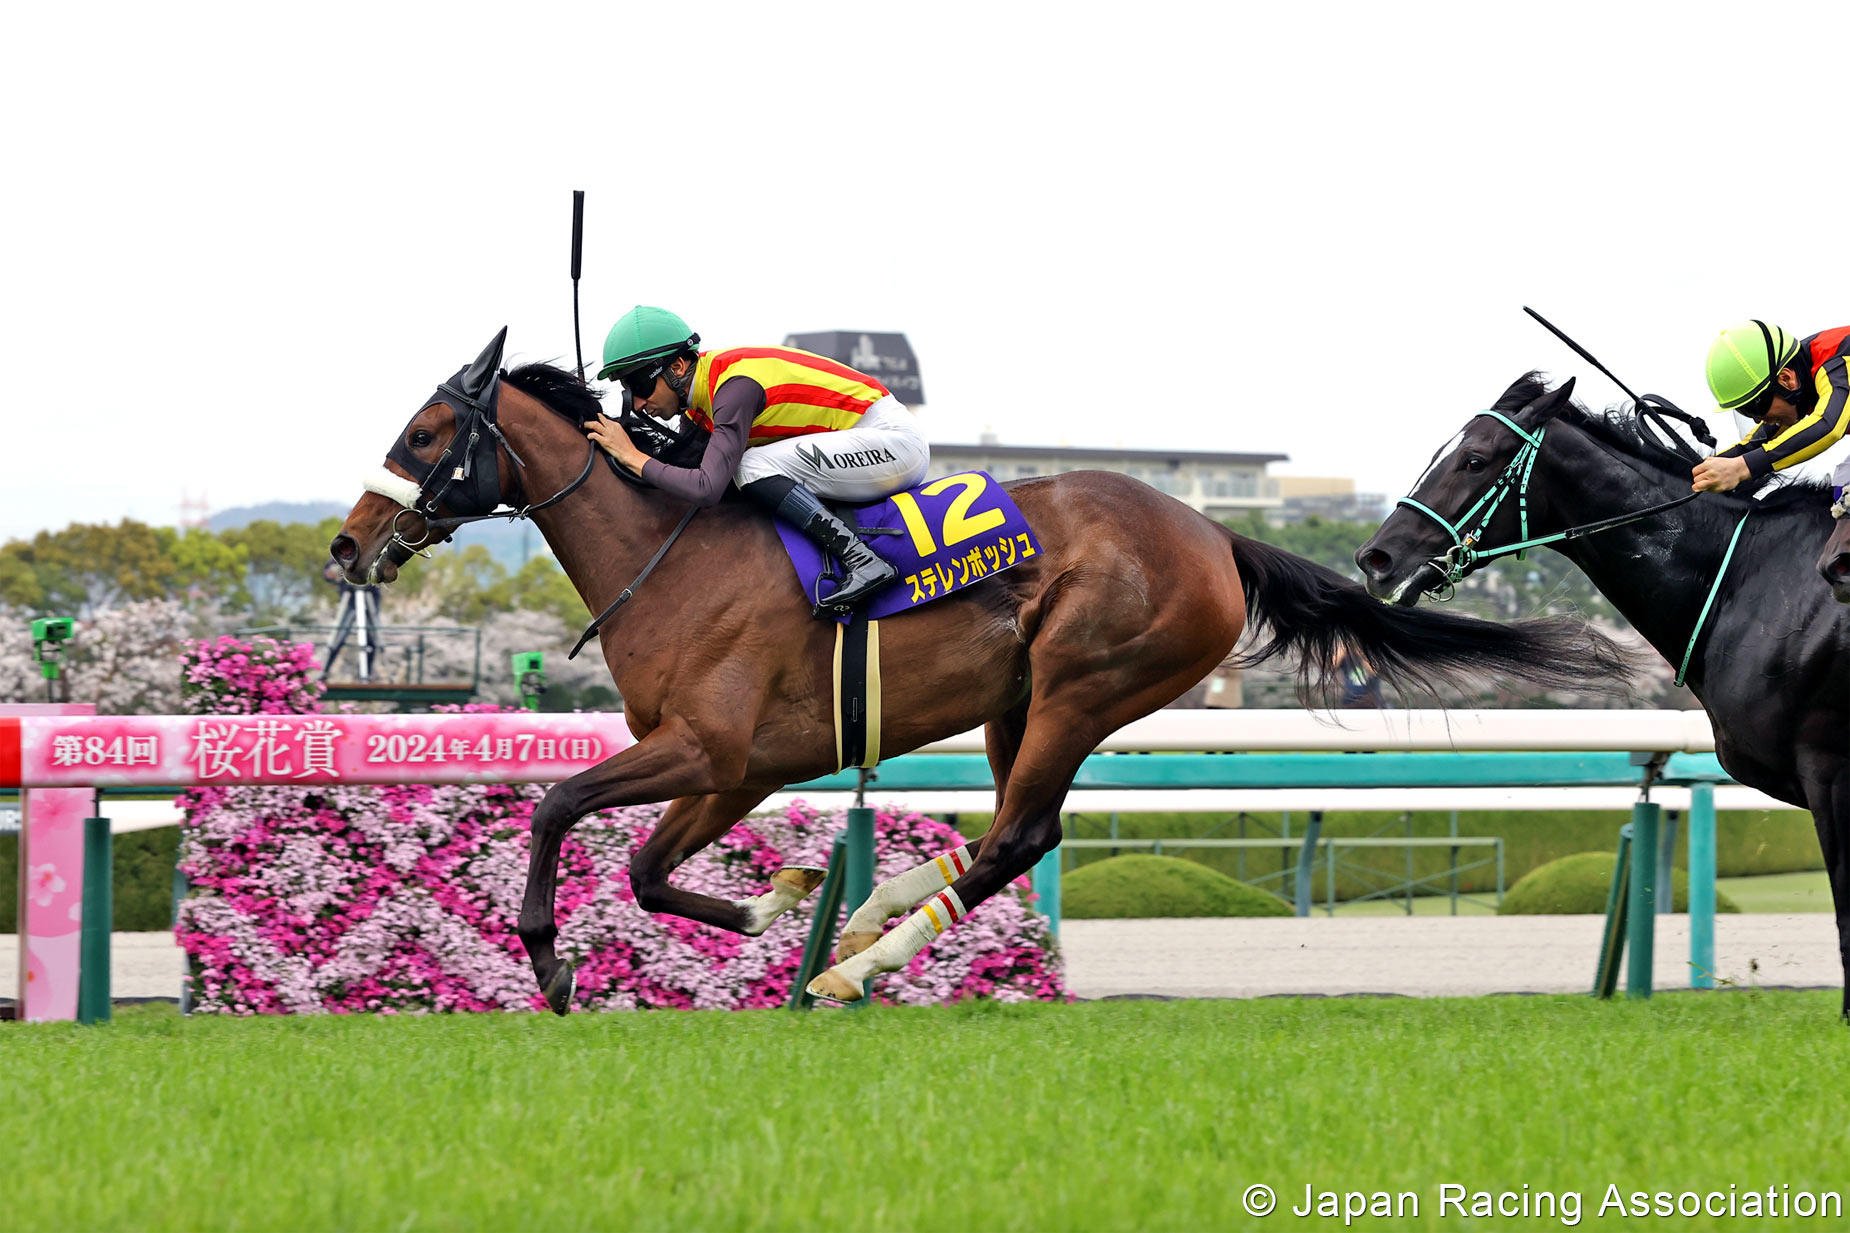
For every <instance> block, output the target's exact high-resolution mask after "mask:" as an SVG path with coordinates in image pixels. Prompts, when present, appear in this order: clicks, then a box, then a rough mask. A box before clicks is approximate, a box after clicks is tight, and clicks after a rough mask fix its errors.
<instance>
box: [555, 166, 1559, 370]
mask: <svg viewBox="0 0 1850 1233" xmlns="http://www.w3.org/2000/svg"><path fill="white" fill-rule="evenodd" d="M584 254H585V190H584V189H582V188H575V189H573V190H572V348H573V350H575V351H576V352H577V353H578V369H577V372H578V376H579V379H580V380H582V379H583V378H584V375H585V345H584V342H583V340H582V339H581V337H580V335H579V329H578V271H579V270H580V268H581V267H582V266H583V265H584ZM1549 328H1550V329H1553V328H1554V327H1553V326H1549Z"/></svg>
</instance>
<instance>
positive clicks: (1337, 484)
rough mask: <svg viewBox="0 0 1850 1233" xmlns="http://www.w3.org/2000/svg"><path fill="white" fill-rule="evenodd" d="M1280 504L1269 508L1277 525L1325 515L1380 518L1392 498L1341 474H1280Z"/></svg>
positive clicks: (1337, 519) (1356, 519) (1349, 518)
mask: <svg viewBox="0 0 1850 1233" xmlns="http://www.w3.org/2000/svg"><path fill="white" fill-rule="evenodd" d="M1272 482H1273V483H1274V484H1276V485H1277V486H1278V496H1279V502H1278V505H1277V506H1276V507H1274V508H1272V509H1268V510H1267V511H1266V515H1265V517H1266V521H1267V522H1270V523H1272V524H1273V525H1275V526H1282V525H1284V524H1286V523H1293V522H1303V521H1304V520H1305V519H1307V518H1321V519H1323V520H1324V521H1325V522H1380V521H1381V520H1382V519H1384V518H1386V517H1387V514H1388V499H1387V497H1385V496H1384V495H1382V494H1381V493H1378V492H1357V491H1356V490H1355V481H1354V480H1352V479H1346V478H1343V477H1340V476H1325V475H1278V476H1273V477H1272Z"/></svg>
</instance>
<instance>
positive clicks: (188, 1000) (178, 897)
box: [173, 861, 193, 1015]
mask: <svg viewBox="0 0 1850 1233" xmlns="http://www.w3.org/2000/svg"><path fill="white" fill-rule="evenodd" d="M188 889H190V884H189V883H188V882H187V880H186V871H185V870H184V869H181V868H180V862H179V861H175V862H174V863H173V927H174V928H175V929H178V928H179V927H180V905H181V904H182V903H185V902H186V892H187V891H188ZM186 967H187V972H186V975H185V976H184V977H182V978H181V979H180V1013H181V1014H183V1015H190V1014H192V1013H193V972H192V967H193V961H192V958H191V957H190V956H189V957H188V958H187V961H186Z"/></svg>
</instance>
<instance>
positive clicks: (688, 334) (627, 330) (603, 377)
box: [597, 304, 700, 381]
mask: <svg viewBox="0 0 1850 1233" xmlns="http://www.w3.org/2000/svg"><path fill="white" fill-rule="evenodd" d="M699 341H700V335H698V334H696V333H694V332H693V331H692V330H690V329H688V328H687V322H685V321H683V320H681V318H679V317H677V316H675V315H674V314H673V313H671V312H669V311H668V310H667V309H665V308H649V307H647V306H646V305H642V304H638V305H637V306H636V307H634V308H632V309H630V310H629V311H628V312H626V313H624V314H623V315H622V316H621V317H618V318H617V323H616V324H615V325H613V326H611V327H610V333H608V334H606V335H604V366H603V367H602V368H600V369H598V370H597V375H598V379H599V380H600V381H608V380H610V378H611V377H613V376H616V375H618V374H620V373H623V372H625V371H627V370H629V369H631V368H636V367H639V366H641V365H642V364H643V363H644V362H645V361H648V360H659V359H663V358H665V357H667V356H670V355H673V354H674V353H675V352H677V351H681V350H684V349H686V348H689V347H692V346H693V345H694V344H695V343H698V342H699Z"/></svg>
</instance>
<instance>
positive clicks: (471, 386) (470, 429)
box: [386, 326, 598, 553]
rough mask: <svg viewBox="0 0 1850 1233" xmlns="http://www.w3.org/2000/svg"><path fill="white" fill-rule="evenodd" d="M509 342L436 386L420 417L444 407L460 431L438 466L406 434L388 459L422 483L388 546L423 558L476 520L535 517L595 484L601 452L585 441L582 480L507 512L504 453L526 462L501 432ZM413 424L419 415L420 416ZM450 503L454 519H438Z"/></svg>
mask: <svg viewBox="0 0 1850 1233" xmlns="http://www.w3.org/2000/svg"><path fill="white" fill-rule="evenodd" d="M506 339H507V329H506V327H505V326H504V327H502V330H501V332H500V333H499V334H497V335H495V337H494V339H493V341H491V342H490V343H489V344H488V346H487V348H485V349H484V350H483V352H482V354H481V355H479V356H477V357H476V360H475V363H473V364H471V365H469V366H468V367H466V368H462V369H459V370H458V371H457V372H456V373H455V375H453V376H452V377H450V379H449V380H448V381H445V382H443V383H442V384H441V385H439V386H438V387H437V392H436V393H434V394H432V395H431V396H430V397H429V398H427V399H425V400H424V406H423V407H421V408H419V414H422V413H423V411H424V410H426V409H428V408H430V407H432V406H435V405H436V404H438V403H441V404H443V405H444V406H446V407H448V408H449V409H450V412H451V414H452V415H453V416H454V417H455V420H456V430H455V431H454V432H453V433H451V434H450V440H449V444H447V445H445V446H444V447H443V453H441V454H439V455H438V456H437V458H436V460H435V461H434V462H426V461H424V460H423V459H422V458H419V457H418V456H417V454H416V453H414V452H413V450H412V448H411V446H410V444H409V443H408V442H407V441H406V440H405V438H406V436H407V435H408V434H406V433H400V434H399V436H398V440H396V441H395V442H393V444H392V448H391V449H390V450H389V451H387V453H386V461H388V462H395V463H397V464H398V465H399V466H400V467H401V468H403V469H404V470H405V472H406V473H407V474H409V475H410V476H411V478H412V480H414V481H415V482H416V484H417V495H416V498H415V499H414V500H413V501H412V502H411V503H410V504H408V505H406V507H405V508H404V509H402V510H400V511H399V512H398V514H396V515H395V516H394V517H393V519H392V537H391V539H390V540H389V541H388V547H389V546H391V545H397V546H398V547H401V548H403V549H404V550H405V551H407V552H413V553H414V552H418V551H420V550H422V549H423V548H425V547H428V546H429V545H430V544H431V543H432V542H433V537H434V540H435V542H442V541H444V540H447V539H449V538H450V536H451V535H452V534H453V533H454V532H455V530H456V528H457V527H460V526H464V525H467V524H468V523H471V522H481V521H483V520H485V519H488V518H506V519H507V520H508V521H509V522H513V521H515V520H517V519H521V518H530V517H532V516H533V515H534V514H536V513H538V512H539V511H540V510H543V509H545V508H547V507H548V506H551V505H556V504H558V503H559V502H560V501H563V500H564V499H565V498H566V497H569V496H571V495H572V494H573V493H574V492H577V491H578V489H579V488H580V487H582V486H583V484H584V482H585V481H586V480H588V479H590V478H591V472H592V470H594V469H595V468H596V466H597V455H598V448H597V446H596V444H594V443H587V449H586V453H585V465H584V467H583V468H582V469H580V471H579V472H578V477H577V478H576V479H574V480H572V481H571V482H570V483H568V484H566V485H565V487H563V488H561V489H559V491H557V492H555V493H553V494H552V495H551V496H550V497H547V498H546V499H545V500H543V501H535V502H531V503H529V504H525V505H521V506H517V507H511V508H508V509H505V510H504V509H502V508H501V504H502V502H501V464H500V458H501V452H502V451H503V450H505V451H507V456H508V457H509V458H510V459H512V460H513V463H514V466H515V467H516V468H518V469H519V470H522V471H524V470H525V469H526V466H527V463H526V460H525V459H523V458H522V457H521V456H520V453H519V451H517V450H516V449H515V448H514V447H513V446H512V445H511V444H509V442H508V439H507V436H506V434H504V433H503V432H502V431H501V422H500V419H499V409H500V399H501V379H502V376H503V374H502V372H501V371H500V364H501V348H502V344H503V343H504V342H505V341H506ZM414 418H415V417H414ZM491 439H492V440H493V442H494V444H493V445H492V446H490V447H489V448H488V449H487V450H486V451H485V452H484V450H483V446H484V445H486V444H487V443H488V442H489V441H490V440H491ZM516 486H517V487H518V488H519V489H520V491H521V492H522V493H523V494H524V492H525V487H524V485H520V484H519V481H518V479H517V480H516ZM445 505H447V506H448V507H449V508H450V509H451V510H454V511H456V512H455V513H453V514H451V515H449V516H447V517H442V518H439V517H436V514H437V511H438V509H439V508H440V507H442V506H445ZM406 514H417V515H418V516H419V517H421V518H422V519H423V521H424V532H425V533H424V535H423V536H422V537H421V538H420V539H419V540H418V541H417V542H415V543H413V542H412V541H411V540H410V539H408V538H407V537H406V535H405V530H406V528H405V527H404V526H403V524H402V522H401V520H402V519H403V518H404V516H405V515H406Z"/></svg>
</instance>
